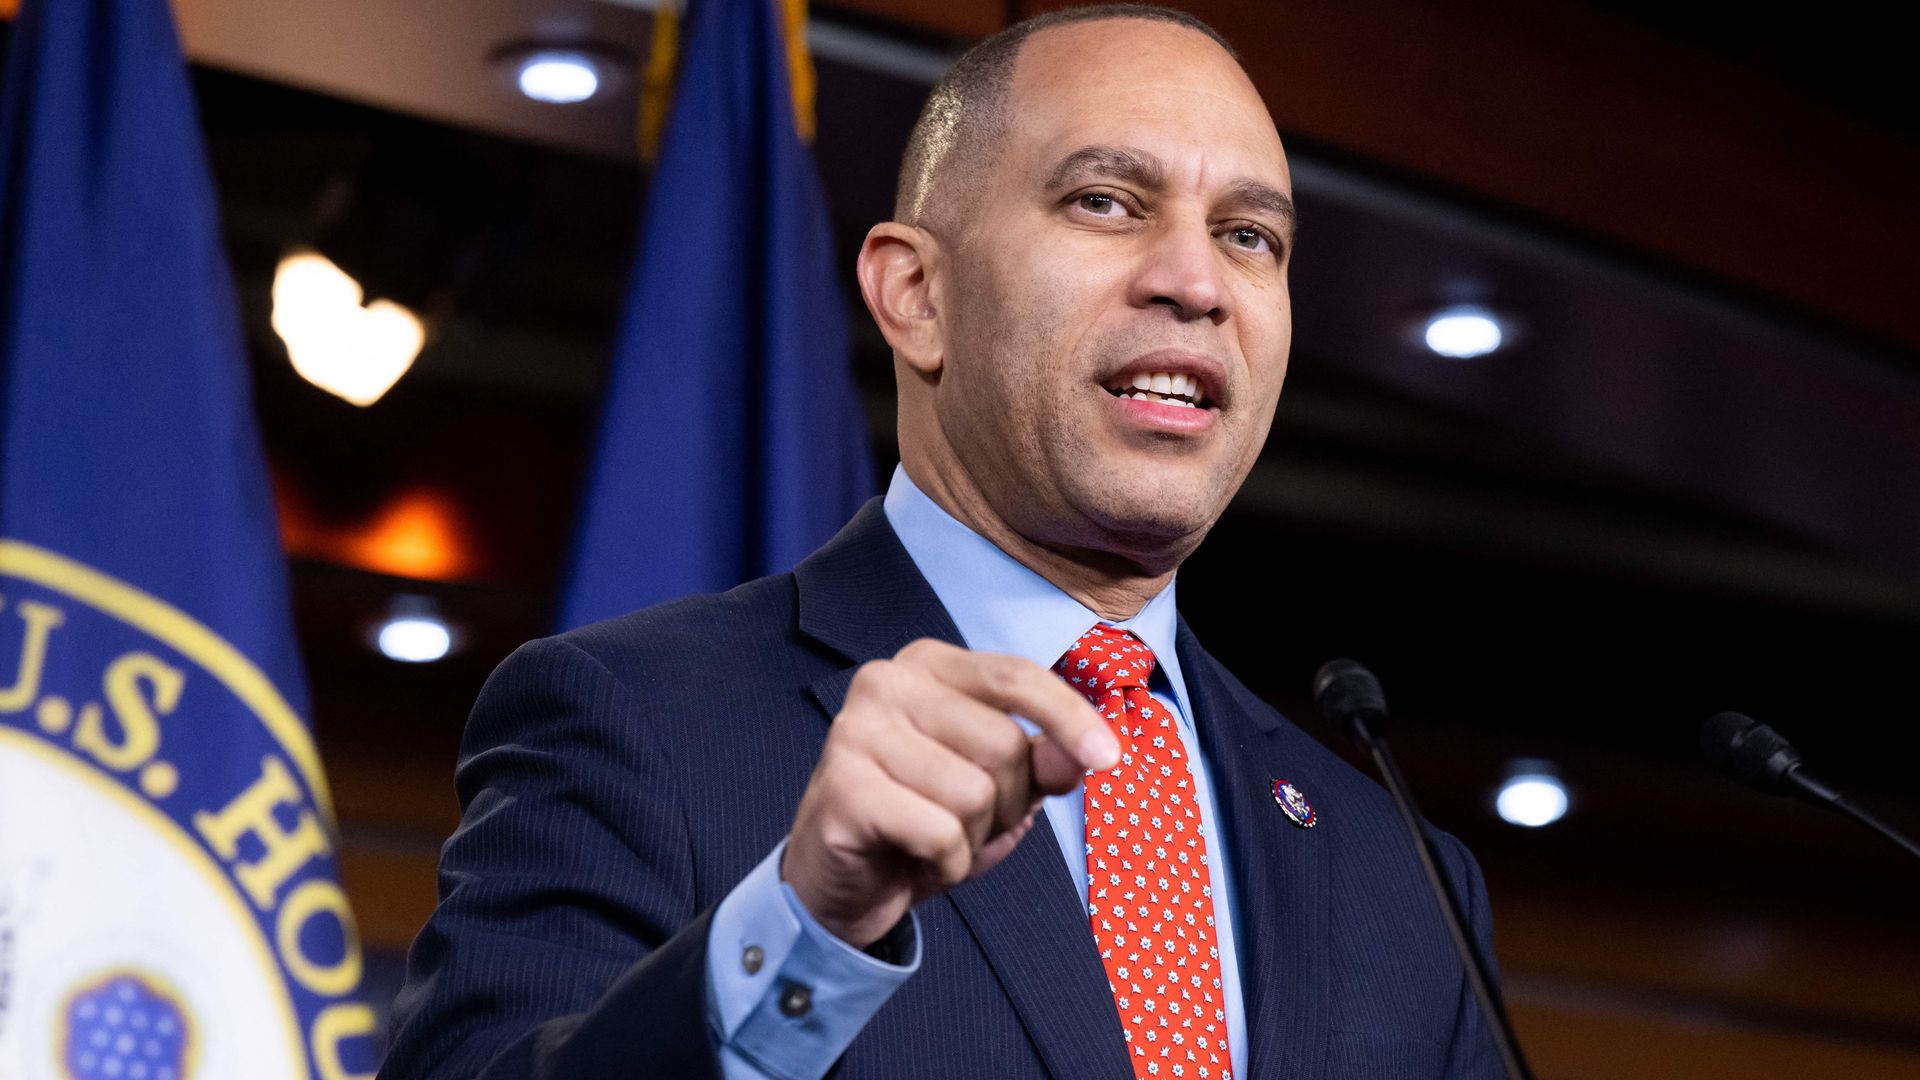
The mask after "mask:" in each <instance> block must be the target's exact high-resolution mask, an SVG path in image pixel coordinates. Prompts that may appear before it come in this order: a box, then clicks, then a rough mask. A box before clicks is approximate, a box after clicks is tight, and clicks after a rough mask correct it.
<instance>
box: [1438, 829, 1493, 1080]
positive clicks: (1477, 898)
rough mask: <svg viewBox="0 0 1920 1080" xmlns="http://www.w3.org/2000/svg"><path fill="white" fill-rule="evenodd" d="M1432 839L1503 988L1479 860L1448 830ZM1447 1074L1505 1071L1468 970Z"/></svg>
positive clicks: (1481, 1076)
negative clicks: (1474, 993)
mask: <svg viewBox="0 0 1920 1080" xmlns="http://www.w3.org/2000/svg"><path fill="white" fill-rule="evenodd" d="M1429 835H1430V836H1432V837H1433V840H1434V848H1435V850H1436V851H1437V852H1438V854H1439V857H1440V861H1441V866H1442V869H1443V872H1444V873H1445V874H1446V875H1447V880H1448V883H1449V884H1451V885H1452V887H1453V891H1454V895H1455V896H1457V897H1459V898H1460V907H1461V909H1462V911H1463V912H1464V913H1465V915H1466V920H1467V930H1468V932H1469V933H1471V934H1472V935H1473V938H1474V941H1475V942H1476V943H1477V944H1478V946H1479V949H1480V955H1482V956H1484V957H1486V958H1487V967H1488V969H1489V971H1490V973H1491V974H1492V976H1493V980H1494V988H1493V989H1494V994H1495V995H1496V997H1497V996H1498V995H1499V993H1500V986H1499V980H1500V962H1499V958H1498V957H1496V956H1495V955H1494V952H1493V910H1492V905H1491V904H1489V903H1488V901H1487V883H1486V879H1485V878H1484V877H1482V876H1481V873H1480V864H1479V863H1478V862H1477V861H1476V860H1475V859H1474V857H1473V853H1472V852H1470V851H1468V850H1467V847H1466V845H1465V844H1462V843H1461V842H1460V841H1459V840H1457V839H1455V838H1454V837H1452V836H1451V835H1448V834H1447V833H1443V832H1438V831H1437V830H1436V831H1433V832H1430V833H1429ZM1446 1075H1447V1076H1448V1077H1449V1078H1453V1080H1500V1078H1501V1077H1504V1076H1505V1075H1506V1068H1505V1067H1504V1066H1503V1065H1502V1064H1501V1060H1500V1048H1499V1046H1497V1045H1496V1044H1495V1043H1494V1039H1493V1025H1492V1024H1491V1023H1490V1022H1489V1021H1488V1019H1487V1017H1486V1016H1484V1015H1482V1013H1481V1010H1480V1001H1479V999H1478V998H1476V997H1474V995H1473V988H1472V987H1471V986H1469V985H1468V983H1467V979H1466V975H1465V973H1464V971H1463V972H1462V974H1461V977H1460V991H1459V1000H1458V1002H1457V1004H1456V1006H1455V1011H1454V1025H1453V1039H1452V1043H1451V1045H1450V1046H1449V1047H1448V1063H1447V1073H1446Z"/></svg>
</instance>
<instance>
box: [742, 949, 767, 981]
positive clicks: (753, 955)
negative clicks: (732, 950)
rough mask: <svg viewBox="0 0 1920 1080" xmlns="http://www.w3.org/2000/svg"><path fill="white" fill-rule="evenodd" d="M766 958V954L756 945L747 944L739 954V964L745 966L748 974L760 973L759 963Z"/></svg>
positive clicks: (763, 961)
mask: <svg viewBox="0 0 1920 1080" xmlns="http://www.w3.org/2000/svg"><path fill="white" fill-rule="evenodd" d="M766 960H767V954H766V953H765V952H763V951H761V949H760V946H758V945H749V946H747V951H746V952H743V953H741V954H740V966H741V967H743V968H745V969H746V971H747V974H749V975H758V974H760V965H761V964H763V963H765V962H766Z"/></svg>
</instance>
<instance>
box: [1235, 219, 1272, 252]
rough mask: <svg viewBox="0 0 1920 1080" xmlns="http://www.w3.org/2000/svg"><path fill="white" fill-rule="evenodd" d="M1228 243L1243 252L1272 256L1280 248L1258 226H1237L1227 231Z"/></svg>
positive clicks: (1268, 234)
mask: <svg viewBox="0 0 1920 1080" xmlns="http://www.w3.org/2000/svg"><path fill="white" fill-rule="evenodd" d="M1226 237H1227V242H1228V243H1230V244H1232V245H1233V246H1234V247H1237V248H1240V249H1241V250H1243V251H1251V252H1253V253H1255V254H1259V255H1265V254H1270V253H1272V252H1273V251H1275V250H1277V249H1278V248H1279V245H1278V244H1276V243H1275V242H1274V239H1273V236H1272V235H1271V234H1270V233H1268V232H1267V230H1265V229H1262V228H1260V227H1259V226H1257V225H1236V226H1234V227H1233V228H1231V229H1228V230H1227V231H1226Z"/></svg>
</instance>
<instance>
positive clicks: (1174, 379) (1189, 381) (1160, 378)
mask: <svg viewBox="0 0 1920 1080" xmlns="http://www.w3.org/2000/svg"><path fill="white" fill-rule="evenodd" d="M1127 387H1131V388H1132V389H1134V390H1141V391H1145V392H1146V393H1149V394H1154V395H1156V396H1159V397H1173V398H1188V399H1190V400H1189V401H1181V402H1174V404H1180V405H1188V404H1192V403H1193V402H1196V401H1199V400H1200V380H1199V379H1196V378H1194V377H1193V376H1191V375H1183V374H1180V373H1178V372H1172V371H1152V372H1145V371H1143V372H1141V373H1140V374H1138V375H1135V376H1133V379H1132V381H1131V382H1130V383H1128V384H1126V386H1122V387H1117V388H1116V389H1126V388H1127ZM1123 396H1125V397H1142V398H1144V394H1141V395H1136V394H1125V395H1123Z"/></svg>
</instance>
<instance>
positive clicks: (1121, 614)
mask: <svg viewBox="0 0 1920 1080" xmlns="http://www.w3.org/2000/svg"><path fill="white" fill-rule="evenodd" d="M903 464H904V465H905V466H906V470H907V476H908V477H910V478H911V479H912V480H913V483H914V486H916V487H918V488H919V489H920V490H921V492H923V493H924V494H925V495H926V496H927V497H928V498H930V499H932V500H933V501H934V503H935V504H937V505H938V506H939V507H940V509H942V510H945V511H946V512H947V513H948V514H950V515H952V517H953V518H954V520H956V521H958V522H960V523H961V524H962V525H965V526H966V527H967V528H969V529H972V530H973V531H974V532H976V533H978V534H980V535H981V536H984V537H986V538H987V540H988V541H989V542H990V543H992V544H993V545H994V546H995V547H997V548H999V549H1000V550H1001V551H1004V552H1006V553H1007V554H1008V555H1010V556H1012V557H1013V559H1014V561H1016V562H1018V563H1020V564H1021V565H1022V566H1025V567H1026V568H1027V569H1029V570H1032V571H1033V572H1034V573H1036V574H1039V575H1040V576H1041V577H1043V578H1045V579H1047V580H1048V581H1049V582H1051V583H1052V584H1053V585H1054V587H1055V588H1057V589H1059V590H1060V591H1061V592H1064V593H1066V594H1067V595H1068V596H1071V597H1073V598H1074V599H1075V600H1077V601H1079V602H1080V603H1081V604H1082V605H1084V606H1085V607H1086V608H1087V609H1089V610H1090V611H1092V612H1093V613H1094V614H1096V615H1098V616H1100V617H1101V618H1102V619H1105V620H1107V621H1109V622H1123V621H1125V620H1127V619H1131V618H1133V617H1134V616H1135V615H1138V614H1139V613H1140V609H1141V608H1143V607H1146V606H1147V601H1149V600H1151V599H1153V598H1154V597H1155V596H1158V595H1159V594H1160V591H1161V590H1162V589H1165V588H1166V587H1167V583H1168V582H1169V581H1172V580H1173V573H1174V570H1175V569H1176V568H1177V565H1176V566H1170V567H1168V568H1167V569H1165V570H1161V571H1158V572H1155V571H1151V570H1147V569H1143V568H1142V567H1141V566H1140V565H1139V564H1138V563H1136V562H1134V561H1133V560H1131V559H1128V558H1125V557H1124V556H1120V555H1115V554H1113V553H1112V552H1107V551H1100V550H1098V549H1093V548H1081V547H1068V546H1053V545H1049V544H1043V543H1037V542H1035V541H1033V540H1030V539H1028V538H1027V537H1026V536H1023V535H1022V534H1021V533H1020V532H1018V531H1017V530H1015V529H1014V528H1013V527H1012V526H1010V525H1008V524H1007V523H1006V521H1005V520H1004V519H1003V518H1001V516H1000V515H999V514H997V513H995V512H994V510H993V507H992V506H991V505H990V504H989V503H988V502H987V500H986V497H985V496H983V495H982V494H981V493H980V490H979V488H978V487H976V486H975V485H973V484H972V483H970V482H967V481H966V480H965V479H964V478H963V479H961V480H960V481H959V482H954V481H952V480H951V479H950V476H949V474H948V473H947V472H946V471H944V470H935V469H926V468H918V467H916V465H915V463H914V462H912V461H904V462H903Z"/></svg>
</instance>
